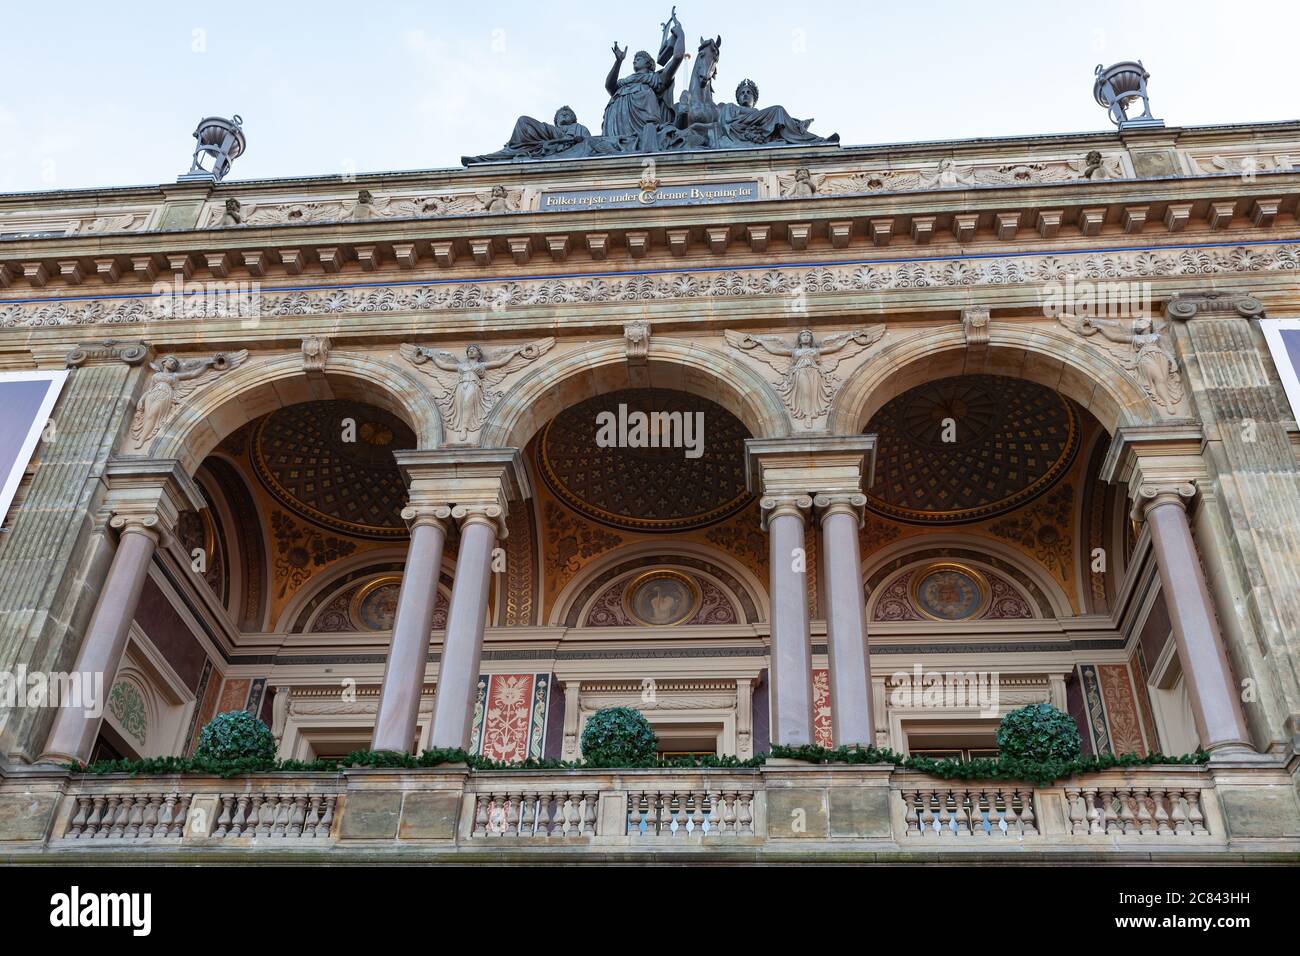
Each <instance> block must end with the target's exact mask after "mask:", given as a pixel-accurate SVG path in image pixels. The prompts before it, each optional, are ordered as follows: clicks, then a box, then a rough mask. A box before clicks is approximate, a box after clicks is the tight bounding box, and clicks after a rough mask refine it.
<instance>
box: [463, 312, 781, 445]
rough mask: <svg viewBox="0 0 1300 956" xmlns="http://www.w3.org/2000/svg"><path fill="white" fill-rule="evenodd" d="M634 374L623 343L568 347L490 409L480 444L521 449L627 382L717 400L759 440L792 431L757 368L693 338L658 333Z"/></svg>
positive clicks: (541, 363)
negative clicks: (561, 418)
mask: <svg viewBox="0 0 1300 956" xmlns="http://www.w3.org/2000/svg"><path fill="white" fill-rule="evenodd" d="M643 368H644V372H645V374H644V375H643V376H640V377H639V379H638V378H637V377H634V376H633V374H632V373H631V371H630V369H629V365H628V362H627V352H626V347H625V345H624V343H623V342H622V341H621V340H620V341H616V342H605V343H603V344H600V345H596V346H593V347H591V348H579V349H574V350H573V351H570V352H566V353H565V354H563V355H561V356H559V357H558V358H556V359H555V360H553V361H543V362H540V363H538V368H536V369H534V370H533V371H532V372H530V373H529V374H528V375H527V376H526V377H524V378H523V379H522V380H520V381H519V382H518V383H517V384H516V385H515V386H514V388H512V389H511V390H510V391H509V393H507V394H506V396H505V397H504V398H503V399H502V400H501V401H500V402H498V403H497V406H496V407H495V408H494V409H493V410H492V412H491V413H490V414H489V415H488V418H487V421H485V422H484V423H483V430H482V433H481V437H480V440H479V443H480V444H481V445H482V446H483V447H485V448H522V447H523V446H524V445H526V444H527V443H528V440H529V439H530V438H532V436H533V435H534V434H536V433H537V431H538V429H540V428H541V427H542V426H543V425H545V424H546V423H547V422H548V421H550V420H551V419H552V418H554V417H555V416H556V415H557V414H559V413H560V412H561V411H563V410H564V409H565V408H568V407H569V406H570V405H573V404H575V403H577V402H580V401H584V400H585V399H588V398H592V397H594V396H597V395H603V394H606V393H608V392H613V391H617V390H618V389H623V388H647V387H648V388H664V389H673V390H676V391H683V392H690V393H692V394H695V395H700V396H702V397H704V398H707V399H709V400H711V401H714V402H717V403H718V404H719V405H721V406H722V407H723V408H725V409H727V411H729V412H731V413H732V414H733V415H735V416H736V417H737V418H738V419H740V420H741V421H742V422H743V423H744V424H745V427H747V428H748V429H749V432H750V434H751V435H753V436H754V437H755V438H779V437H782V436H784V435H788V434H790V431H791V428H790V417H789V415H788V414H787V413H786V410H785V406H784V405H782V404H781V400H780V399H779V398H778V397H777V395H776V393H775V392H774V391H773V390H772V387H771V386H770V385H769V384H768V383H767V382H766V381H765V380H764V379H763V378H762V377H761V376H760V375H759V374H758V373H757V372H755V371H754V370H753V369H751V368H749V367H748V366H746V365H745V364H744V363H743V362H739V361H736V360H735V359H734V358H731V357H728V356H726V355H724V354H723V353H721V352H718V351H716V350H714V349H711V348H709V347H707V346H705V345H702V344H699V343H696V342H692V341H689V340H687V339H669V338H662V337H661V338H654V339H651V341H650V348H649V352H648V355H647V359H646V364H645V366H643Z"/></svg>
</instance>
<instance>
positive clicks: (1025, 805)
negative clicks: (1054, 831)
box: [1017, 788, 1038, 836]
mask: <svg viewBox="0 0 1300 956" xmlns="http://www.w3.org/2000/svg"><path fill="white" fill-rule="evenodd" d="M1017 793H1018V794H1019V795H1020V796H1021V801H1020V805H1021V810H1020V825H1021V827H1023V828H1024V832H1025V835H1026V836H1036V835H1037V834H1038V826H1037V824H1036V823H1035V822H1034V791H1033V789H1032V788H1031V789H1029V790H1020V791H1017Z"/></svg>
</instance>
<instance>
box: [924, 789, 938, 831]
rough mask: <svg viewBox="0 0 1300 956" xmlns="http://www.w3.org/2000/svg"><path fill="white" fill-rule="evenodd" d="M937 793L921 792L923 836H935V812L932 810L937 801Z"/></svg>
mask: <svg viewBox="0 0 1300 956" xmlns="http://www.w3.org/2000/svg"><path fill="white" fill-rule="evenodd" d="M935 796H936V794H935V791H933V790H922V791H921V800H922V803H921V834H922V835H923V836H933V835H934V811H933V809H932V808H931V807H932V804H933V803H934V800H935Z"/></svg>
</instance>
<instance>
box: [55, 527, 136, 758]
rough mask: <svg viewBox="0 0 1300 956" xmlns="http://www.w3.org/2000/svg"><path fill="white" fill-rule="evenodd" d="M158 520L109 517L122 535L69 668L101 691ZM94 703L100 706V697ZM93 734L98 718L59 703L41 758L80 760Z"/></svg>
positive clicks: (120, 649) (130, 615) (115, 661)
mask: <svg viewBox="0 0 1300 956" xmlns="http://www.w3.org/2000/svg"><path fill="white" fill-rule="evenodd" d="M157 524H158V518H157V517H156V516H154V515H146V516H139V515H114V516H113V518H112V519H111V520H110V521H109V525H110V527H113V528H117V529H119V530H120V531H121V537H120V538H119V539H118V542H117V551H116V553H115V554H114V555H113V563H112V565H110V567H109V569H108V577H106V578H105V579H104V590H103V591H102V592H100V595H99V602H98V603H97V604H96V605H95V612H94V614H92V615H91V618H90V624H89V625H88V626H87V628H86V636H85V638H84V639H83V640H82V642H81V650H80V651H79V652H78V653H77V663H76V664H75V665H74V666H73V673H74V674H77V675H80V674H93V675H97V676H98V680H97V681H96V686H97V687H100V688H102V689H103V691H102V693H106V691H107V688H108V686H109V684H111V683H112V681H113V678H115V677H116V676H117V668H118V666H119V665H120V664H121V663H122V654H123V653H124V652H125V651H126V640H127V634H128V632H129V631H130V628H131V622H132V621H133V620H134V619H135V608H136V605H137V604H139V602H140V592H141V591H142V590H143V589H144V579H145V577H146V575H148V573H149V562H151V561H152V560H153V556H154V552H155V551H156V550H157V549H158V540H159V539H158V531H157V530H155V529H156V526H157ZM97 703H99V704H101V705H102V704H103V703H104V701H103V700H102V699H101V700H100V701H98V702H97ZM98 733H99V718H95V717H91V716H89V715H88V714H87V712H86V709H85V708H79V707H68V706H61V707H60V708H59V711H58V716H57V717H56V718H55V720H54V729H53V730H51V731H50V736H49V739H48V740H47V741H46V742H45V753H44V754H43V755H42V757H41V759H42V760H55V761H58V762H59V763H69V762H77V761H81V762H84V761H86V760H88V759H90V752H91V750H92V749H93V748H94V746H95V736H96V735H97V734H98Z"/></svg>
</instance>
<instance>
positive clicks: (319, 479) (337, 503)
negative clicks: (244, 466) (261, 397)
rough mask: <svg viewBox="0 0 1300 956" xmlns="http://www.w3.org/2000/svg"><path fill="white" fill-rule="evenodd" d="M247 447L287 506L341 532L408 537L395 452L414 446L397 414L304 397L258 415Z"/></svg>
mask: <svg viewBox="0 0 1300 956" xmlns="http://www.w3.org/2000/svg"><path fill="white" fill-rule="evenodd" d="M348 420H350V421H352V422H353V423H355V433H352V432H351V431H348V430H346V426H347V422H348ZM349 438H352V439H355V440H350V441H349V440H347V439H349ZM250 445H251V449H250V457H251V458H252V462H253V470H254V471H255V472H257V477H258V478H259V479H261V481H262V484H263V485H264V486H265V487H266V490H267V491H269V492H270V493H271V494H272V495H273V496H274V497H275V499H276V500H277V501H279V502H280V503H281V504H282V505H284V506H285V507H286V508H289V509H290V510H292V511H294V512H296V513H298V514H299V515H301V516H302V517H304V518H308V519H309V520H311V521H314V522H316V523H317V524H321V525H325V526H326V527H329V528H334V529H336V530H338V531H343V532H345V533H347V534H353V535H359V536H361V537H369V538H397V537H403V536H405V535H406V533H407V532H406V525H405V524H404V523H403V522H402V516H401V510H402V507H403V506H404V505H405V504H406V483H405V482H404V481H403V480H402V476H401V474H400V473H399V472H398V470H397V464H396V462H394V460H393V452H394V451H396V450H398V449H402V448H414V447H415V435H414V433H413V432H412V431H411V429H410V428H409V427H408V426H407V425H406V423H405V422H403V421H402V420H401V419H399V418H397V417H396V416H394V415H390V414H389V413H388V412H386V411H383V410H382V409H379V408H375V407H374V406H371V405H363V404H360V403H358V402H344V401H324V402H304V403H302V404H300V405H290V406H288V407H286V408H281V409H278V410H276V411H274V412H271V413H270V414H269V415H267V416H266V417H265V418H263V419H262V420H261V421H260V422H258V423H257V425H256V426H255V428H254V429H253V434H252V441H251V443H250Z"/></svg>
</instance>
